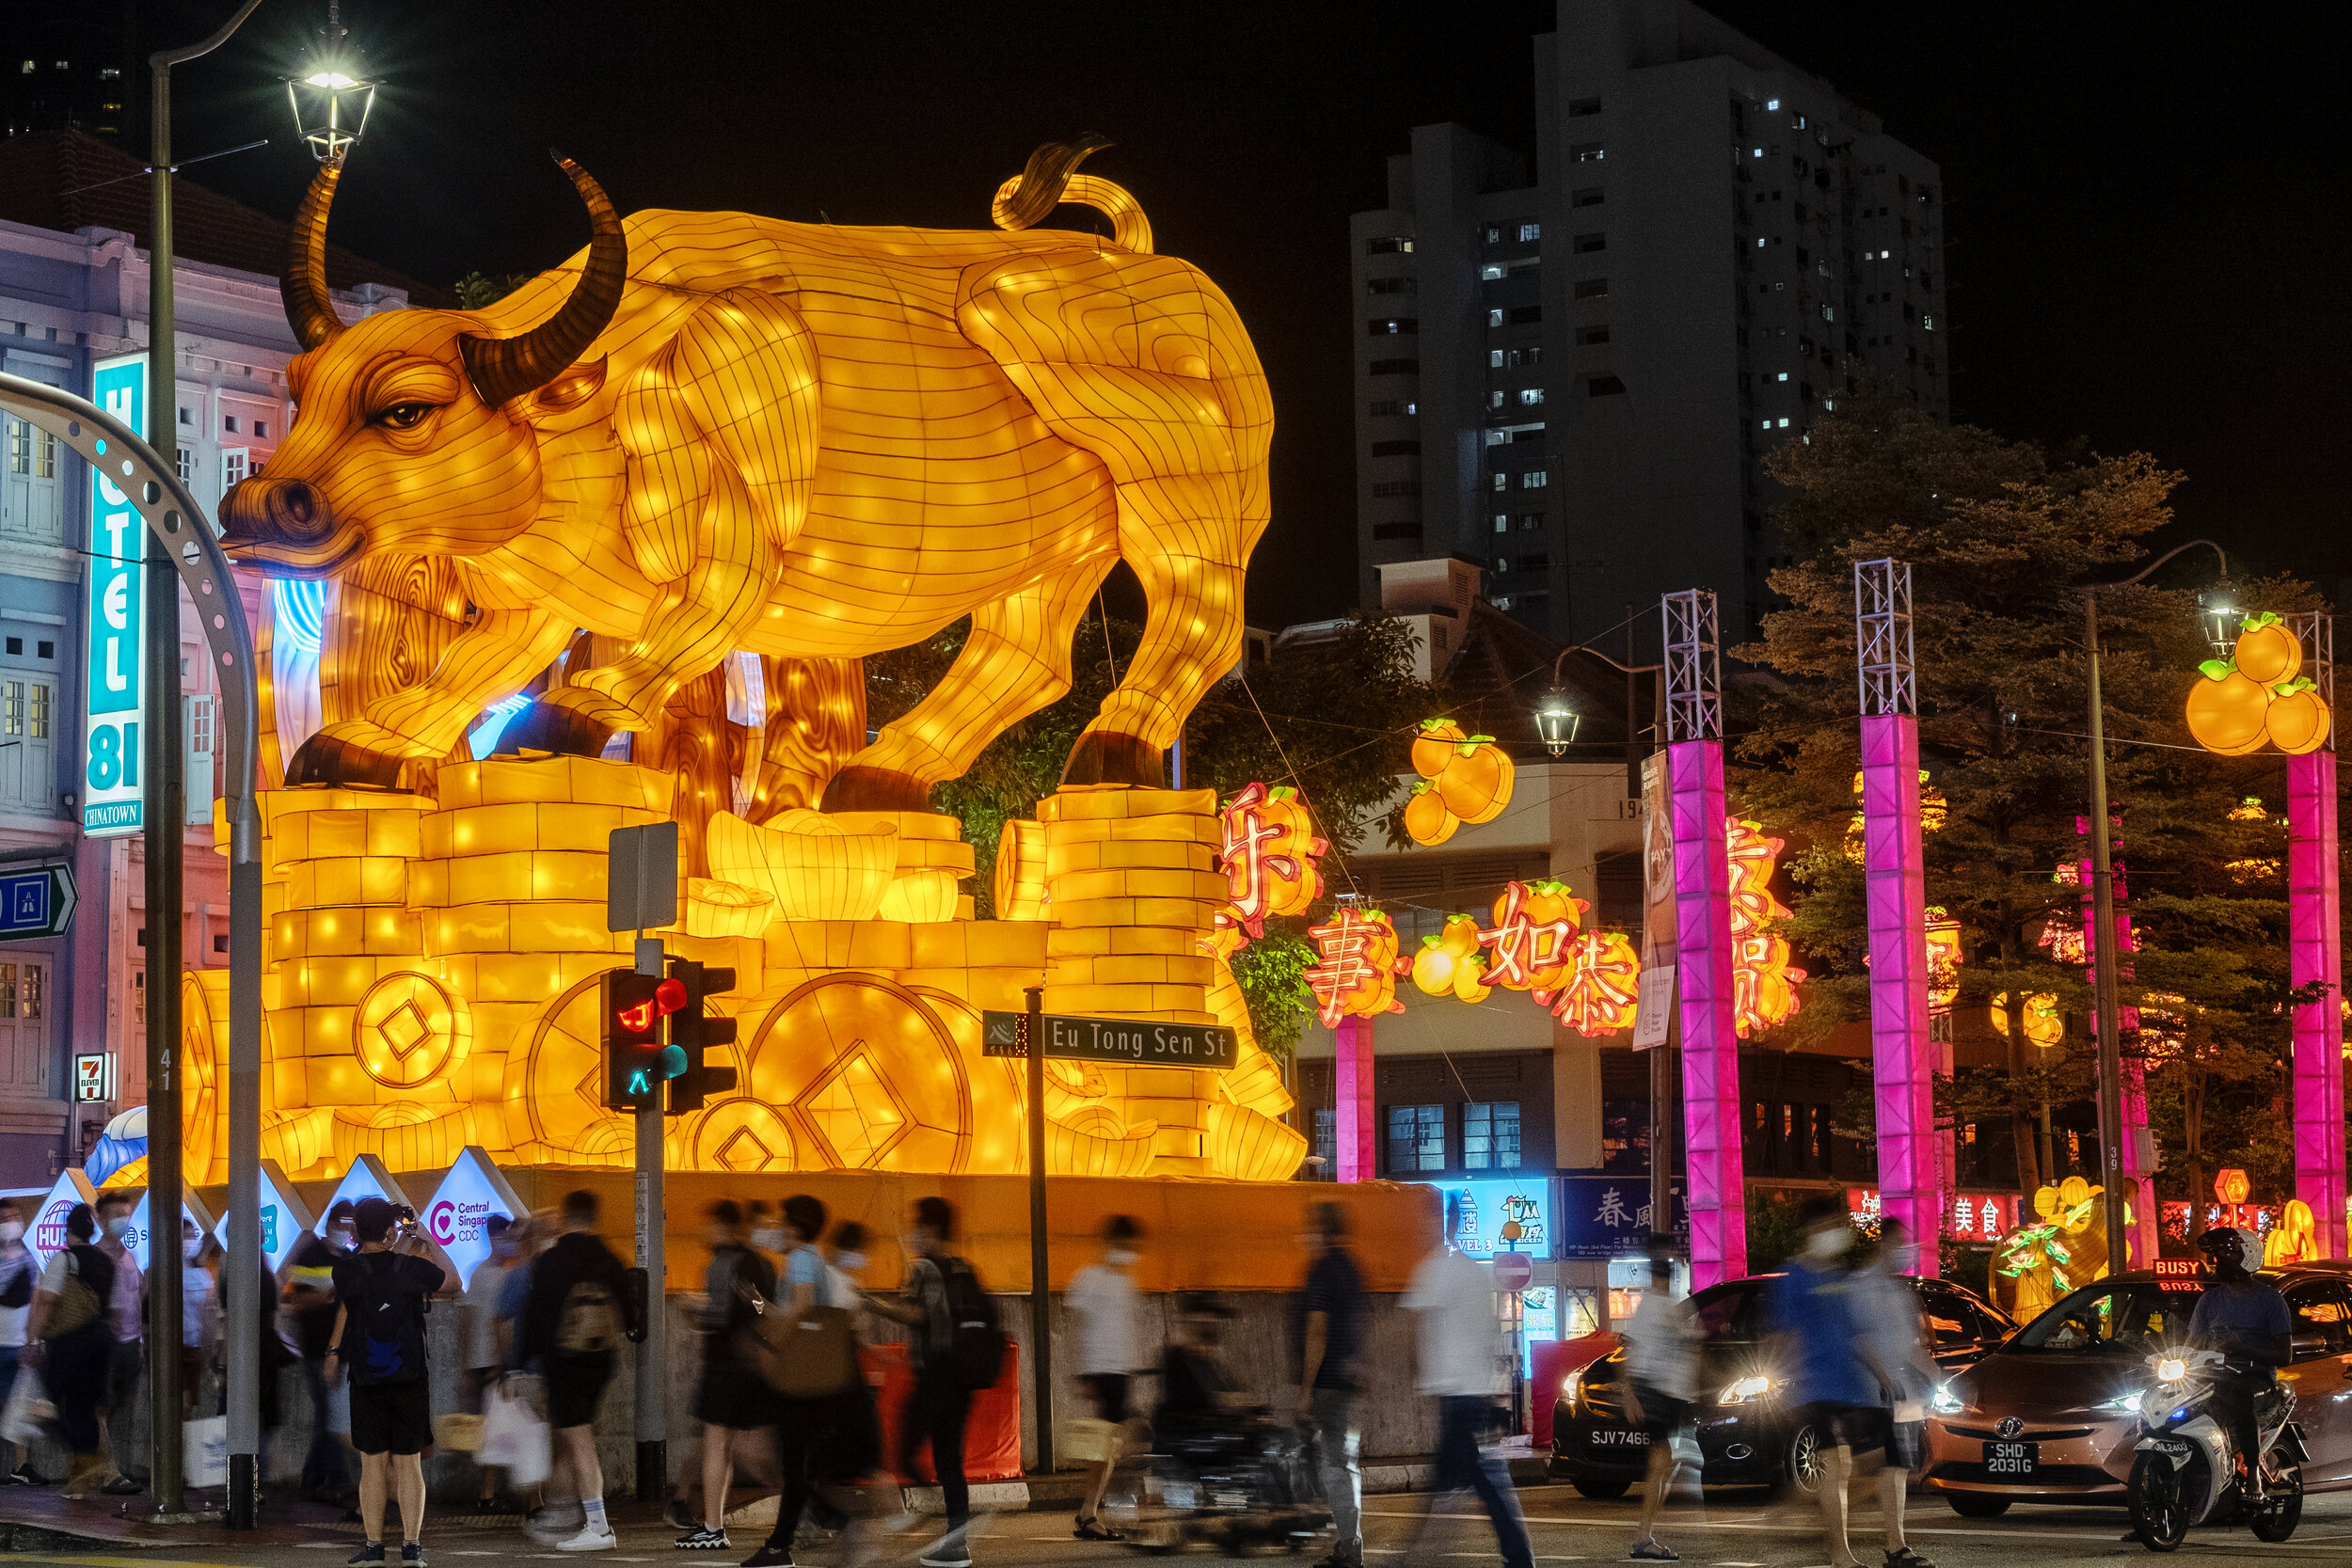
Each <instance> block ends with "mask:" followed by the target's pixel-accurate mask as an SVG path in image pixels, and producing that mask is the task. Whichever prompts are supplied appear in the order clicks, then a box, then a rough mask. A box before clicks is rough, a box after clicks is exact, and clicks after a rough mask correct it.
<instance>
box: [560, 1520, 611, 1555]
mask: <svg viewBox="0 0 2352 1568" xmlns="http://www.w3.org/2000/svg"><path fill="white" fill-rule="evenodd" d="M619 1544H620V1542H619V1540H617V1539H616V1538H615V1537H614V1536H613V1534H612V1528H611V1527H609V1526H608V1527H607V1528H603V1529H597V1528H596V1527H595V1526H593V1525H590V1526H584V1527H582V1528H581V1529H580V1533H579V1534H578V1535H575V1536H573V1537H571V1538H570V1539H569V1540H565V1541H559V1542H557V1543H556V1544H555V1549H556V1550H557V1551H559V1552H609V1551H611V1550H612V1548H613V1547H615V1546H617V1545H619Z"/></svg>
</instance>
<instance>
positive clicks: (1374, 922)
mask: <svg viewBox="0 0 2352 1568" xmlns="http://www.w3.org/2000/svg"><path fill="white" fill-rule="evenodd" d="M1307 940H1308V941H1309V942H1312V943H1313V944H1314V949H1315V953H1316V958H1315V961H1314V962H1313V963H1312V964H1311V965H1310V966H1309V967H1308V969H1307V971H1306V974H1305V975H1304V978H1305V980H1306V982H1307V989H1308V990H1310V991H1311V992H1312V993H1313V994H1314V999H1315V1016H1316V1017H1317V1018H1318V1019H1320V1020H1321V1021H1322V1022H1323V1026H1324V1027H1325V1028H1327V1029H1331V1028H1337V1027H1338V1026H1339V1022H1340V1020H1342V1019H1343V1018H1373V1017H1376V1016H1377V1015H1379V1014H1381V1013H1401V1012H1403V1011H1404V1010H1405V1004H1404V1003H1402V1002H1399V1001H1398V1000H1397V999H1396V977H1397V975H1399V974H1403V973H1405V971H1406V969H1407V968H1408V967H1409V965H1408V964H1406V962H1405V961H1404V960H1402V959H1400V958H1398V957H1397V951H1396V926H1395V924H1394V923H1393V922H1392V921H1391V920H1390V919H1389V917H1388V915H1387V914H1386V913H1385V912H1384V911H1379V910H1359V909H1353V908H1350V907H1348V906H1346V905H1343V906H1341V908H1340V909H1339V911H1337V912H1336V913H1334V914H1333V915H1332V917H1331V919H1330V921H1329V923H1328V924H1327V925H1322V926H1311V927H1308V928H1307Z"/></svg>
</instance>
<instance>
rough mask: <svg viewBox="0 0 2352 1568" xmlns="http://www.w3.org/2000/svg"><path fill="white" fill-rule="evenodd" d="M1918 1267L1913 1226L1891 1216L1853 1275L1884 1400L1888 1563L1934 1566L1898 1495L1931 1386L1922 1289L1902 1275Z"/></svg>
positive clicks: (1882, 1476) (1882, 1495)
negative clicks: (1914, 1540)
mask: <svg viewBox="0 0 2352 1568" xmlns="http://www.w3.org/2000/svg"><path fill="white" fill-rule="evenodd" d="M1918 1266H1919V1248H1918V1246H1917V1245H1916V1244H1915V1243H1914V1242H1913V1241H1912V1239H1911V1232H1910V1230H1909V1229H1907V1228H1905V1227H1904V1225H1903V1222H1902V1221H1900V1220H1898V1219H1893V1218H1889V1219H1885V1220H1883V1221H1881V1222H1880V1226H1879V1244H1878V1250H1877V1252H1876V1253H1875V1255H1873V1257H1872V1258H1871V1259H1870V1265H1869V1267H1867V1268H1866V1269H1863V1270H1861V1271H1859V1272H1858V1273H1856V1274H1855V1275H1854V1276H1853V1284H1854V1318H1855V1326H1856V1327H1858V1328H1859V1329H1860V1330H1861V1338H1860V1341H1859V1343H1860V1348H1861V1351H1862V1354H1863V1358H1864V1359H1865V1360H1867V1361H1868V1362H1869V1364H1870V1367H1871V1369H1872V1370H1874V1371H1876V1372H1877V1373H1878V1379H1879V1386H1880V1388H1881V1394H1882V1398H1883V1401H1884V1410H1885V1415H1884V1417H1883V1422H1884V1426H1885V1430H1886V1463H1885V1464H1884V1465H1882V1466H1881V1467H1880V1469H1879V1508H1880V1511H1881V1513H1883V1515H1884V1517H1885V1521H1886V1568H1934V1564H1933V1563H1931V1562H1930V1561H1929V1560H1927V1559H1926V1558H1924V1557H1922V1556H1921V1555H1920V1554H1919V1553H1917V1552H1915V1551H1913V1550H1912V1549H1911V1544H1910V1542H1908V1541H1907V1540H1905V1539H1904V1537H1903V1498H1904V1495H1905V1494H1906V1493H1907V1492H1908V1491H1909V1489H1910V1486H1909V1483H1910V1481H1911V1472H1912V1471H1913V1470H1915V1469H1916V1468H1917V1467H1918V1465H1919V1460H1920V1456H1921V1452H1922V1449H1924V1447H1925V1445H1924V1443H1923V1442H1922V1438H1923V1437H1924V1436H1925V1435H1926V1430H1927V1418H1928V1408H1927V1406H1928V1396H1929V1395H1930V1394H1931V1393H1933V1392H1934V1391H1935V1384H1936V1371H1935V1360H1934V1358H1933V1357H1932V1356H1931V1355H1929V1354H1928V1341H1927V1334H1926V1332H1925V1321H1924V1314H1923V1313H1922V1312H1921V1311H1920V1307H1919V1294H1918V1292H1917V1291H1914V1290H1913V1289H1912V1288H1911V1281H1910V1280H1908V1279H1906V1278H1905V1277H1904V1275H1908V1274H1910V1273H1911V1271H1912V1270H1914V1269H1915V1268H1917V1267H1918Z"/></svg>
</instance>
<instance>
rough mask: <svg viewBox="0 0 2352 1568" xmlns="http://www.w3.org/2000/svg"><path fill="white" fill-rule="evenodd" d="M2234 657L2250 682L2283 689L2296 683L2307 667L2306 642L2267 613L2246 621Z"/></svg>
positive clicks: (2240, 671) (2266, 611)
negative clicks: (2284, 685) (2282, 687)
mask: <svg viewBox="0 0 2352 1568" xmlns="http://www.w3.org/2000/svg"><path fill="white" fill-rule="evenodd" d="M2230 657H2231V662H2232V663H2233V664H2235V665H2236V666H2237V670H2238V673H2239V674H2241V675H2244V676H2246V677H2247V678H2248V679H2249V680H2251V681H2254V682H2257V683H2258V684H2260V685H2263V686H2279V685H2281V684H2283V683H2284V682H2287V681H2291V680H2293V679H2294V678H2295V676H2296V672H2298V671H2300V670H2301V669H2302V668H2303V642H2302V640H2301V639H2300V638H2298V637H2296V635H2295V633H2294V632H2292V631H2290V630H2288V629H2287V626H2286V623H2285V622H2283V621H2281V620H2280V618H2279V617H2278V616H2277V615H2274V614H2272V613H2271V612H2270V611H2268V610H2265V611H2264V612H2263V613H2262V614H2260V615H2249V616H2248V617H2247V618H2246V622H2245V629H2244V630H2243V631H2241V632H2239V633H2238V640H2237V646H2236V647H2235V648H2234V649H2233V650H2232V652H2231V656H2230Z"/></svg>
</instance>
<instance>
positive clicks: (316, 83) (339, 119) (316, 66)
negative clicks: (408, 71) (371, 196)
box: [286, 0, 376, 164]
mask: <svg viewBox="0 0 2352 1568" xmlns="http://www.w3.org/2000/svg"><path fill="white" fill-rule="evenodd" d="M375 87H376V84H375V83H374V82H373V80H371V79H370V77H369V73H368V62H367V56H366V55H362V54H361V53H360V52H359V51H358V49H357V48H356V47H354V45H353V44H352V42H351V29H349V28H348V27H345V26H344V25H343V24H342V7H341V6H340V5H338V4H335V3H333V0H329V4H328V6H327V8H326V26H324V27H322V28H320V29H319V40H318V42H316V43H314V44H312V45H311V46H310V47H309V48H308V49H305V50H304V51H303V52H302V54H301V55H299V56H298V57H297V60H296V63H295V66H294V74H293V75H292V76H289V77H287V78H286V102H287V103H290V104H292V105H293V106H294V130H295V131H296V132H297V133H298V134H299V135H301V137H302V139H303V140H304V141H305V142H308V143H309V144H310V156H312V157H313V158H316V159H317V160H318V161H319V162H320V163H322V164H341V163H342V161H343V155H344V154H345V153H347V152H349V151H350V150H351V149H352V147H353V145H354V144H355V143H357V142H358V139H359V137H360V135H362V134H363V133H364V132H365V131H366V130H367V127H368V111H369V110H370V109H372V108H373V107H374V106H375Z"/></svg>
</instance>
